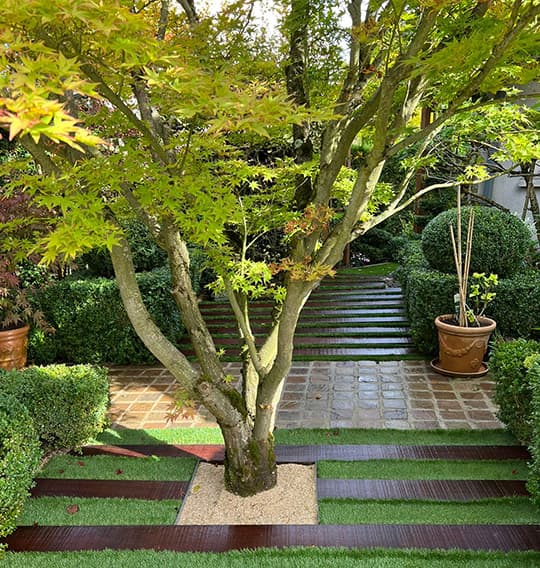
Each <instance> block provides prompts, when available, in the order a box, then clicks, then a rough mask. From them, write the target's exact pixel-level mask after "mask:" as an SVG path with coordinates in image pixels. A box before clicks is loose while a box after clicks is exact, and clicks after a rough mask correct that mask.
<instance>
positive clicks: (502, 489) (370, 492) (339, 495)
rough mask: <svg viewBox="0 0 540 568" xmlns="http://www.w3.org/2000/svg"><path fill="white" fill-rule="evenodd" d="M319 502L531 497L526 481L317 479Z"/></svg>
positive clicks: (468, 499)
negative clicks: (329, 500) (328, 500)
mask: <svg viewBox="0 0 540 568" xmlns="http://www.w3.org/2000/svg"><path fill="white" fill-rule="evenodd" d="M317 495H318V497H319V498H320V499H324V498H335V499H423V500H431V501H474V500H478V499H492V498H501V497H512V496H516V495H522V496H526V495H528V492H527V488H526V486H525V481H518V480H504V481H502V480H456V479H452V480H439V479H430V480H424V479H318V480H317Z"/></svg>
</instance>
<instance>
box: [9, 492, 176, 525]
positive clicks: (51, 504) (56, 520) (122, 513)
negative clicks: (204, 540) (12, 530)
mask: <svg viewBox="0 0 540 568" xmlns="http://www.w3.org/2000/svg"><path fill="white" fill-rule="evenodd" d="M181 504H182V501H181V499H178V500H164V501H145V500H142V499H89V498H79V497H40V498H37V499H29V500H28V501H27V502H26V504H25V506H24V511H23V512H22V514H21V516H20V517H19V518H18V520H17V524H18V525H20V526H22V525H34V524H35V523H37V524H38V525H42V526H44V525H47V526H48V525H172V524H174V521H175V519H176V515H177V514H178V509H179V508H180V505H181Z"/></svg>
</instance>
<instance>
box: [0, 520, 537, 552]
mask: <svg viewBox="0 0 540 568" xmlns="http://www.w3.org/2000/svg"><path fill="white" fill-rule="evenodd" d="M5 542H6V543H7V545H8V547H9V550H11V551H12V552H22V551H40V552H50V551H76V550H105V549H111V550H144V549H152V550H172V551H177V552H225V551H227V550H242V549H253V548H269V547H272V548H288V547H293V546H325V547H328V546H330V547H345V548H357V549H363V548H375V547H377V548H378V547H381V548H396V549H399V548H424V549H464V550H499V551H504V552H509V551H512V550H540V525H349V526H341V525H225V526H221V525H200V526H194V525H192V526H155V525H154V526H103V527H85V526H82V527H19V528H18V529H17V530H16V531H15V532H14V533H13V534H11V535H10V536H8V537H7V538H6V539H5Z"/></svg>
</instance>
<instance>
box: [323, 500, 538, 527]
mask: <svg viewBox="0 0 540 568" xmlns="http://www.w3.org/2000/svg"><path fill="white" fill-rule="evenodd" d="M319 521H320V523H321V524H322V525H361V524H419V525H424V524H436V525H437V524H443V525H444V524H449V525H454V524H457V525H459V524H466V525H468V524H486V525H495V524H503V525H505V524H508V525H520V524H523V525H527V524H540V511H538V509H537V508H536V507H534V505H533V504H532V503H531V501H530V500H529V499H528V498H527V497H510V498H505V499H483V500H481V501H469V502H464V503H458V502H452V501H451V502H447V501H444V502H442V501H441V502H439V501H419V500H402V501H397V500H360V499H322V500H320V501H319Z"/></svg>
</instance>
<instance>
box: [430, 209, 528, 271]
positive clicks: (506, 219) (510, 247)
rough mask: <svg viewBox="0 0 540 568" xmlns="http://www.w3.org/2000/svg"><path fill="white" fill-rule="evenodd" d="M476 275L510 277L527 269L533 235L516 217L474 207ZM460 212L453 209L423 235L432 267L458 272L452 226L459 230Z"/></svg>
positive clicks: (465, 212) (464, 225)
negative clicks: (522, 269) (450, 226)
mask: <svg viewBox="0 0 540 568" xmlns="http://www.w3.org/2000/svg"><path fill="white" fill-rule="evenodd" d="M471 209H472V208H471V207H464V208H463V214H462V234H463V236H464V237H465V235H466V232H467V223H468V220H469V215H470V211H471ZM474 211H475V222H474V237H473V245H472V255H471V273H472V272H487V273H490V272H493V273H494V274H497V275H498V276H499V278H508V277H511V276H512V275H513V274H515V273H516V272H517V271H518V270H519V269H520V268H522V267H523V266H524V263H525V257H526V255H527V252H528V250H529V244H530V241H531V233H530V231H529V229H528V228H527V226H526V225H525V223H523V222H522V221H521V220H520V219H518V218H517V217H516V216H515V215H512V214H510V213H506V212H504V211H501V210H499V209H494V208H489V207H474ZM456 218H457V209H450V210H448V211H444V212H443V213H441V214H439V215H437V217H435V219H433V220H432V221H430V222H429V223H428V224H427V226H426V228H425V229H424V231H423V233H422V250H423V252H424V255H425V257H426V259H427V261H428V262H429V264H430V266H431V267H432V268H434V269H435V270H440V271H441V272H446V273H449V274H450V273H454V272H455V265H454V254H453V248H452V242H451V239H450V231H449V224H450V223H451V224H452V225H453V226H454V230H456V227H457V221H456Z"/></svg>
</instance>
